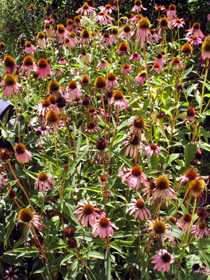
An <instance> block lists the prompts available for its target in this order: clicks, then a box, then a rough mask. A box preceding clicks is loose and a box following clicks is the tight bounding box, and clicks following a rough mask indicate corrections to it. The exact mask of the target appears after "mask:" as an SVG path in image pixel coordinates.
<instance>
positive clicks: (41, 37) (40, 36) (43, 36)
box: [37, 31, 45, 39]
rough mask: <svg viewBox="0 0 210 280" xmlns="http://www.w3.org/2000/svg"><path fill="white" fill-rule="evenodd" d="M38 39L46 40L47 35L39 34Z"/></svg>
mask: <svg viewBox="0 0 210 280" xmlns="http://www.w3.org/2000/svg"><path fill="white" fill-rule="evenodd" d="M37 37H38V39H44V38H45V34H44V32H42V31H41V32H39V33H38V34H37Z"/></svg>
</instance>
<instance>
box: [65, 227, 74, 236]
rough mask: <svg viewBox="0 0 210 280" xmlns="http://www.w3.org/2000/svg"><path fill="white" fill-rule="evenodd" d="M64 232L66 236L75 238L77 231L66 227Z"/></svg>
mask: <svg viewBox="0 0 210 280" xmlns="http://www.w3.org/2000/svg"><path fill="white" fill-rule="evenodd" d="M63 232H64V235H65V236H66V237H68V238H70V237H73V236H74V235H75V229H74V228H73V227H66V228H65V229H64V231H63Z"/></svg>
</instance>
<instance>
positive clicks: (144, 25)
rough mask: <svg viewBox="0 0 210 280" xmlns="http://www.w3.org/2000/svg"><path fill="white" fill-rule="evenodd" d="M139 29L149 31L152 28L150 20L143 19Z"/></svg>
mask: <svg viewBox="0 0 210 280" xmlns="http://www.w3.org/2000/svg"><path fill="white" fill-rule="evenodd" d="M138 27H139V28H141V29H149V28H150V21H149V19H148V18H141V19H140V20H139V21H138Z"/></svg>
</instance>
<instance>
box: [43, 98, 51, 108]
mask: <svg viewBox="0 0 210 280" xmlns="http://www.w3.org/2000/svg"><path fill="white" fill-rule="evenodd" d="M50 104H51V103H50V100H49V99H44V100H42V107H44V108H48V107H49V106H50Z"/></svg>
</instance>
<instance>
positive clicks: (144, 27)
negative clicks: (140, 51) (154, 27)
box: [136, 18, 150, 48]
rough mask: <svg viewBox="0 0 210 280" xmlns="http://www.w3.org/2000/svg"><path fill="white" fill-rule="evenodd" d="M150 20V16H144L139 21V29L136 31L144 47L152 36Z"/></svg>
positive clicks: (138, 39)
mask: <svg viewBox="0 0 210 280" xmlns="http://www.w3.org/2000/svg"><path fill="white" fill-rule="evenodd" d="M149 28H150V21H149V19H148V18H142V19H140V20H139V21H138V29H137V32H136V37H137V43H138V42H139V41H140V40H141V47H142V48H143V47H144V44H145V42H146V41H147V40H148V38H149V37H150V30H149Z"/></svg>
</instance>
